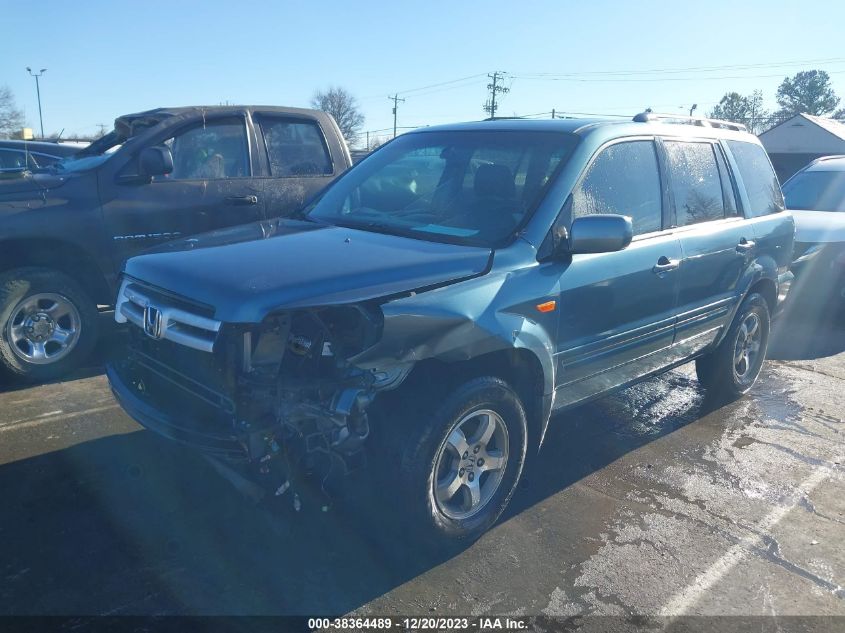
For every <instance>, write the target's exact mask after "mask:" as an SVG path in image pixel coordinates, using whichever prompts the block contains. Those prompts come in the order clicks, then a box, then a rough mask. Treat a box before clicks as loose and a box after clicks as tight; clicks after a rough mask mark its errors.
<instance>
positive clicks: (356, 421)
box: [110, 305, 410, 492]
mask: <svg viewBox="0 0 845 633" xmlns="http://www.w3.org/2000/svg"><path fill="white" fill-rule="evenodd" d="M382 327H383V317H382V313H381V310H380V309H379V307H378V306H377V305H343V306H329V307H321V308H310V309H299V310H291V311H285V312H278V313H275V314H273V315H271V316H269V317H267V318H266V319H265V320H264V322H263V323H261V324H260V325H246V324H223V325H222V327H221V329H220V332H219V333H218V336H217V340H216V341H215V343H214V348H213V351H211V352H210V353H209V352H203V351H200V350H195V349H190V348H188V347H186V346H184V345H179V344H178V343H175V342H173V341H170V340H154V339H153V338H151V337H149V336H147V334H146V333H145V332H144V330H143V329H141V328H140V327H132V328H130V330H131V344H130V347H131V353H130V355H129V356H128V358H127V362H126V363H124V364H123V366H122V368H120V374H121V379H122V382H123V384H125V385H128V386H129V387H130V389H131V391H133V392H134V397H137V398H140V399H141V400H143V401H144V402H145V403H147V405H149V407H150V408H151V410H152V411H155V412H157V413H159V414H161V415H159V417H158V418H157V419H155V420H148V419H145V417H144V415H143V414H138V412H137V411H136V412H134V413H133V415H134V417H136V419H138V420H139V421H140V422H141V423H142V424H144V425H145V426H147V427H148V428H151V429H153V430H155V431H158V432H160V433H162V434H164V435H167V436H169V437H171V438H173V439H177V440H180V441H182V442H184V443H187V444H191V445H194V446H196V447H198V448H201V449H203V450H205V451H206V452H207V453H211V454H212V455H215V456H217V457H223V458H226V459H227V460H228V461H240V462H242V463H244V464H246V465H249V467H250V468H251V469H252V470H254V471H255V474H257V475H259V476H261V477H264V478H266V479H267V483H268V484H269V485H272V486H273V489H274V490H277V491H279V490H281V491H282V492H283V491H284V490H286V489H287V488H286V485H287V482H288V481H289V478H290V477H291V476H295V474H296V473H314V474H316V475H318V476H319V477H320V478H321V481H323V483H326V480H327V479H328V477H329V475H331V476H332V477H334V476H337V475H345V474H348V473H349V472H351V471H353V470H356V469H357V468H359V467H360V466H362V465H363V464H364V450H363V449H364V446H365V444H366V440H367V438H368V437H369V435H370V420H369V416H368V408H369V407H370V405H371V403H372V402H373V401H374V399H375V398H376V396H377V394H378V392H379V391H383V390H386V389H391V388H394V387H396V386H398V385H399V384H400V383H401V382H402V380H403V379H404V378H405V376H406V375H407V373H408V372H409V371H410V367H407V366H395V367H387V368H377V369H372V368H367V369H364V368H360V367H356V366H355V365H354V364H353V363H351V362H350V360H349V359H350V358H353V357H355V356H356V355H357V354H360V353H361V352H362V351H364V350H366V349H367V348H369V347H371V346H372V345H374V344H375V343H377V342H378V341H379V339H380V337H381V333H382ZM110 378H112V380H113V384H114V378H113V377H112V376H111V375H110ZM126 404H127V403H126V402H124V406H126ZM139 406H140V405H139ZM127 408H129V409H130V410H131V408H132V407H131V406H130V407H127ZM136 409H137V407H136Z"/></svg>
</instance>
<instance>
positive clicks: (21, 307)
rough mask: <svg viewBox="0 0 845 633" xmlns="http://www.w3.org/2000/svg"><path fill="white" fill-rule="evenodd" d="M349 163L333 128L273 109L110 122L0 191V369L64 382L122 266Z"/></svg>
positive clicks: (275, 204)
mask: <svg viewBox="0 0 845 633" xmlns="http://www.w3.org/2000/svg"><path fill="white" fill-rule="evenodd" d="M350 165H351V160H350V157H349V151H348V149H347V147H346V145H345V143H344V141H343V137H342V136H341V133H340V130H339V129H338V126H337V124H336V123H335V121H334V120H333V119H332V118H331V116H329V115H328V114H325V113H323V112H318V111H313V110H302V109H298V108H281V107H274V106H265V107H262V106H219V107H184V108H161V109H158V110H150V111H148V112H139V113H136V114H129V115H126V116H121V117H119V118H117V119H116V120H115V127H114V130H113V131H112V132H110V133H109V134H107V135H105V136H104V137H103V138H101V139H99V140H97V141H95V142H94V143H92V144H91V145H90V146H88V147H87V148H85V149H83V150H82V151H80V152H78V153H76V154H75V155H74V156H71V157H68V158H65V159H64V160H61V161H59V162H57V163H55V164H53V165H50V166H47V167H44V168H42V169H34V170H31V171H30V172H27V173H25V174H24V175H23V176H22V177H16V178H14V179H9V180H0V369H5V370H6V371H7V372H11V373H12V374H15V375H18V376H22V377H25V378H31V379H44V378H49V377H52V376H56V375H59V374H61V373H64V372H66V371H67V370H68V369H70V368H71V367H72V366H74V365H76V364H78V363H79V362H80V361H81V360H82V359H83V358H84V357H85V356H86V355H87V353H88V352H89V351H90V350H91V349H92V347H93V346H94V343H95V342H96V338H97V306H98V304H99V305H113V304H114V297H115V294H116V291H117V277H118V274H119V272H120V269H121V267H122V266H123V262H124V261H125V260H126V259H127V258H128V257H131V256H132V255H136V254H138V253H140V252H141V251H143V250H145V249H147V248H150V247H152V246H155V245H157V244H160V243H162V242H165V241H167V240H170V239H174V238H178V237H183V236H188V235H192V234H194V233H201V232H206V231H209V230H213V229H218V228H222V227H226V226H232V225H236V224H243V223H245V222H253V221H258V220H263V219H266V218H270V217H275V216H281V215H286V214H288V213H290V212H292V211H293V210H295V209H297V208H298V207H300V206H301V205H302V204H303V203H304V202H305V201H306V200H307V199H308V198H310V197H311V196H312V195H314V194H315V193H316V192H317V191H319V190H320V189H321V188H322V187H324V186H325V185H326V184H328V183H329V182H330V181H331V180H332V179H334V178H335V177H337V175H338V174H340V173H341V172H343V171H344V170H345V169H346V168H347V167H349V166H350Z"/></svg>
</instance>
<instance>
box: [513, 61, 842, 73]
mask: <svg viewBox="0 0 845 633" xmlns="http://www.w3.org/2000/svg"><path fill="white" fill-rule="evenodd" d="M842 62H845V57H828V58H821V59H804V60H795V61H786V62H767V63H761V64H729V65H725V66H688V67H676V68H652V69H649V70H589V71H581V72H572V73H535V72H526V73H514V75H515V76H521V77H528V76H533V77H583V76H588V75H649V74H657V73H668V74H672V73H683V72H692V71H696V72H715V71H719V70H749V69H754V68H779V67H783V66H800V65H803V64H822V63H825V64H830V63H842Z"/></svg>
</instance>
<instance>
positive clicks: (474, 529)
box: [383, 376, 528, 544]
mask: <svg viewBox="0 0 845 633" xmlns="http://www.w3.org/2000/svg"><path fill="white" fill-rule="evenodd" d="M397 413H398V412H395V413H394V415H393V416H390V417H392V418H394V419H384V420H383V423H384V424H385V425H386V426H387V427H388V428H387V429H385V430H386V431H387V433H386V435H387V437H386V440H387V441H386V444H387V446H386V447H385V448H387V450H388V452H389V454H394V455H397V456H398V458H399V459H398V464H397V467H398V472H397V473H396V476H395V477H391V476H388V477H386V478H387V479H391V480H394V481H393V485H392V488H393V493H394V494H395V495H396V499H397V500H398V502H396V504H395V505H394V508H395V509H396V511H397V512H400V513H401V515H402V516H403V517H406V518H407V519H410V521H409V523H408V527H410V528H411V529H416V530H419V529H420V528H421V530H422V532H423V534H422V538H423V539H424V540H426V541H428V542H429V543H432V544H444V543H454V542H456V541H472V540H474V539H476V538H478V537H479V536H481V534H483V533H484V532H485V531H486V530H488V529H489V528H490V527H491V526H492V525H493V524H494V523H495V522H496V520H497V519H498V518H499V516H501V514H502V512H504V510H505V508H506V507H507V505H508V502H509V501H510V499H511V497H512V496H513V493H514V491H515V490H516V486H517V483H518V482H519V478H520V476H521V474H522V469H523V465H524V462H525V456H526V451H527V443H528V428H527V418H526V415H525V409H524V408H523V405H522V402H521V401H520V399H519V396H518V395H517V394H516V392H515V391H514V390H513V389H512V388H511V387H510V386H509V385H508V384H507V383H506V382H505V381H503V380H501V379H499V378H495V377H492V376H487V377H482V378H476V379H473V380H470V381H468V382H466V383H464V384H462V385H460V386H459V387H457V388H456V389H454V390H453V391H451V392H450V393H448V394H447V395H446V397H445V398H442V399H433V398H430V399H428V400H427V403H426V404H423V405H422V406H421V407H419V408H418V410H417V411H416V412H415V413H414V414H413V415H411V417H410V419H408V420H405V421H401V422H399V421H398V420H396V419H395V416H396V414H397ZM402 413H404V414H406V415H407V413H405V412H402Z"/></svg>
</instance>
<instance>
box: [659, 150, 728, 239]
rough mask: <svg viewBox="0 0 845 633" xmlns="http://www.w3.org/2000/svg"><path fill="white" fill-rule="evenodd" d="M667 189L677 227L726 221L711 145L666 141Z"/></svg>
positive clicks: (714, 156) (717, 171) (714, 155)
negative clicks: (673, 201) (673, 203)
mask: <svg viewBox="0 0 845 633" xmlns="http://www.w3.org/2000/svg"><path fill="white" fill-rule="evenodd" d="M664 145H665V147H666V158H667V162H668V166H669V186H670V189H671V191H672V196H673V198H674V200H675V215H676V217H677V220H676V222H677V225H678V226H689V225H690V224H698V223H699V222H708V221H710V220H721V219H722V218H724V217H725V204H724V200H723V191H722V181H721V178H720V177H719V168H718V166H717V164H716V154H714V152H713V145H712V144H710V143H683V142H678V141H666V142H665V143H664Z"/></svg>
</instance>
